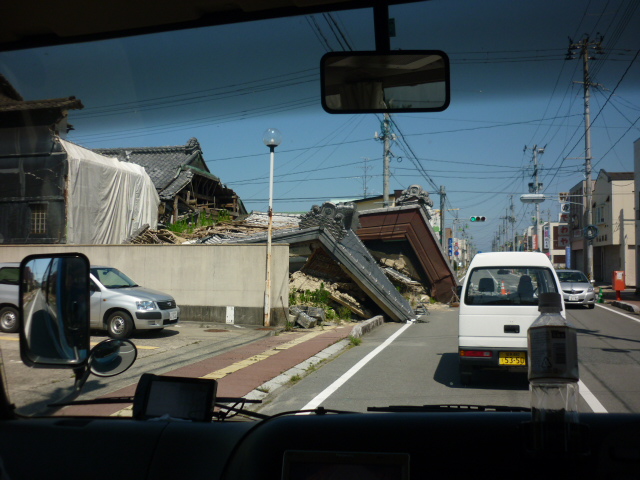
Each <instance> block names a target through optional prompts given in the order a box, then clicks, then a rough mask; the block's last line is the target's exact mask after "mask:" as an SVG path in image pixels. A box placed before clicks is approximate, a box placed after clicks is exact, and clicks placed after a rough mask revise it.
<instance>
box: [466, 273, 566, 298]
mask: <svg viewBox="0 0 640 480" xmlns="http://www.w3.org/2000/svg"><path fill="white" fill-rule="evenodd" d="M546 292H556V293H560V292H559V289H558V286H557V285H556V281H555V278H554V277H553V273H552V272H551V270H550V269H548V268H543V267H528V268H523V267H499V268H497V267H483V268H474V269H473V270H472V271H471V273H470V274H469V280H468V282H467V290H466V291H465V294H464V303H465V304H467V305H538V296H539V295H540V294H541V293H546Z"/></svg>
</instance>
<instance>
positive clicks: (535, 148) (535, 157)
mask: <svg viewBox="0 0 640 480" xmlns="http://www.w3.org/2000/svg"><path fill="white" fill-rule="evenodd" d="M533 164H534V169H535V170H534V174H535V182H536V183H535V186H534V188H535V193H540V184H539V183H538V146H537V145H534V146H533ZM536 239H537V241H538V251H539V252H541V251H542V245H541V244H540V204H539V203H536Z"/></svg>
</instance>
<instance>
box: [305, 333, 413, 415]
mask: <svg viewBox="0 0 640 480" xmlns="http://www.w3.org/2000/svg"><path fill="white" fill-rule="evenodd" d="M411 325H413V323H405V324H404V325H403V326H402V327H400V328H399V329H398V331H396V332H395V333H394V334H393V335H391V336H390V337H389V338H387V339H386V340H385V341H384V342H383V343H382V344H380V345H378V346H377V347H376V348H375V349H374V350H373V351H371V352H369V353H368V354H367V355H366V356H365V357H364V358H362V359H361V360H360V361H359V362H358V363H356V364H355V365H354V366H353V367H351V368H350V369H349V370H347V371H346V372H345V373H344V374H342V375H341V376H340V377H339V378H338V379H337V380H336V381H334V382H333V383H332V384H331V385H329V386H328V387H327V388H325V389H324V390H323V391H322V392H320V393H319V394H318V395H316V396H315V397H314V398H313V400H311V401H310V402H309V403H307V404H306V405H305V406H304V407H302V408H301V410H313V409H315V408H317V407H318V406H319V405H320V404H321V403H322V402H324V401H325V400H326V399H327V398H329V397H330V396H331V395H332V394H333V393H335V391H336V390H338V389H339V388H340V387H341V386H342V385H344V384H345V383H346V382H347V381H348V380H349V379H350V378H351V377H353V376H354V375H355V374H356V373H358V371H359V370H360V369H361V368H362V367H364V366H365V365H366V364H367V363H369V362H370V361H371V360H372V359H373V358H374V357H375V356H376V355H378V354H379V353H380V352H381V351H382V350H384V349H385V348H387V347H388V346H389V345H390V344H391V342H393V341H394V340H395V339H396V338H398V337H399V336H400V335H401V334H402V333H403V332H404V331H405V330H406V329H407V328H409V327H410V326H411Z"/></svg>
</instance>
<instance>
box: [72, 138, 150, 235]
mask: <svg viewBox="0 0 640 480" xmlns="http://www.w3.org/2000/svg"><path fill="white" fill-rule="evenodd" d="M60 143H61V144H62V147H63V148H64V149H65V151H66V152H67V161H68V164H69V176H68V188H67V243H69V244H83V245H87V244H88V245H95V244H98V245H100V244H120V243H122V242H123V241H124V240H125V239H126V238H127V237H129V236H130V235H131V234H133V233H134V232H135V231H136V230H137V229H138V228H140V227H142V226H143V225H145V224H148V225H149V227H150V228H156V227H157V226H158V205H159V204H160V197H158V193H157V192H156V189H155V187H154V185H153V182H152V181H151V178H149V175H148V174H147V172H145V170H144V168H143V167H141V166H140V165H136V164H134V163H126V162H121V161H119V160H118V159H116V158H110V157H105V156H103V155H99V154H97V153H95V152H92V151H91V150H87V149H86V148H83V147H80V146H78V145H74V144H73V143H69V142H67V141H65V140H62V139H60Z"/></svg>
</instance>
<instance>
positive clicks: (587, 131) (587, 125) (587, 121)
mask: <svg viewBox="0 0 640 480" xmlns="http://www.w3.org/2000/svg"><path fill="white" fill-rule="evenodd" d="M582 62H583V65H584V150H585V152H584V153H585V155H584V156H585V159H584V173H585V177H586V179H587V185H586V188H585V193H586V197H587V198H586V200H587V208H586V211H585V217H586V221H587V225H593V209H592V207H591V204H592V202H593V200H592V191H591V186H592V185H591V110H590V107H589V103H590V98H591V89H590V86H591V80H590V78H589V46H588V42H586V41H585V42H584V44H583V47H582ZM584 240H585V241H586V242H587V243H586V245H585V250H586V254H587V262H586V272H585V273H586V274H587V278H588V279H589V280H592V279H593V241H592V240H588V239H587V238H585V239H584Z"/></svg>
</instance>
